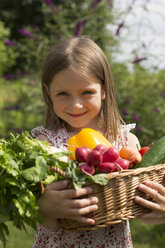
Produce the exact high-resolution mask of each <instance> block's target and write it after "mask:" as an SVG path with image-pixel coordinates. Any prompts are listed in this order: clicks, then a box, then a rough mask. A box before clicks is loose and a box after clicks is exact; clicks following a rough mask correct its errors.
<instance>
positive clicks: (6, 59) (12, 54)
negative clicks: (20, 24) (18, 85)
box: [0, 21, 18, 76]
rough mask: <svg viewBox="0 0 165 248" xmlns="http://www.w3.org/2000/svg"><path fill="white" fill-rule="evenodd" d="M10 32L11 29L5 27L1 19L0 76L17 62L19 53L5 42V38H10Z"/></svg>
mask: <svg viewBox="0 0 165 248" xmlns="http://www.w3.org/2000/svg"><path fill="white" fill-rule="evenodd" d="M9 34H10V30H9V29H8V28H5V27H4V24H3V22H1V21H0V55H1V59H0V76H2V75H3V74H4V72H5V71H6V70H7V69H8V68H10V67H11V66H13V65H14V64H15V59H16V57H17V55H18V53H17V52H16V49H15V48H13V47H8V46H7V45H6V44H5V43H4V41H5V40H8V37H9Z"/></svg>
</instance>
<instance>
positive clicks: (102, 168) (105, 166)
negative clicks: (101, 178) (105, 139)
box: [98, 162, 115, 173]
mask: <svg viewBox="0 0 165 248" xmlns="http://www.w3.org/2000/svg"><path fill="white" fill-rule="evenodd" d="M114 169H115V164H114V163H110V162H105V163H101V164H100V165H99V167H98V171H99V172H104V173H110V172H113V171H114Z"/></svg>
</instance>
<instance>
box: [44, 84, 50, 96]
mask: <svg viewBox="0 0 165 248" xmlns="http://www.w3.org/2000/svg"><path fill="white" fill-rule="evenodd" d="M43 88H44V89H45V90H46V92H47V94H48V95H49V97H50V90H49V87H48V86H47V85H46V84H44V83H43Z"/></svg>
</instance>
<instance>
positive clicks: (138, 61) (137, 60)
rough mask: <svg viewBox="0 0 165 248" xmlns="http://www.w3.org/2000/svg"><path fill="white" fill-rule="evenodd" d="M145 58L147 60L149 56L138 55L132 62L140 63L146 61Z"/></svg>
mask: <svg viewBox="0 0 165 248" xmlns="http://www.w3.org/2000/svg"><path fill="white" fill-rule="evenodd" d="M144 60H147V57H141V58H139V57H137V58H135V59H134V60H133V61H132V63H133V64H137V63H140V62H142V61H144Z"/></svg>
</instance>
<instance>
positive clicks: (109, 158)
mask: <svg viewBox="0 0 165 248" xmlns="http://www.w3.org/2000/svg"><path fill="white" fill-rule="evenodd" d="M102 155H103V162H110V163H113V162H115V161H116V160H117V159H118V158H119V151H118V149H117V148H116V147H109V148H108V149H107V150H106V151H105V152H104V153H103V154H102Z"/></svg>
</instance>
